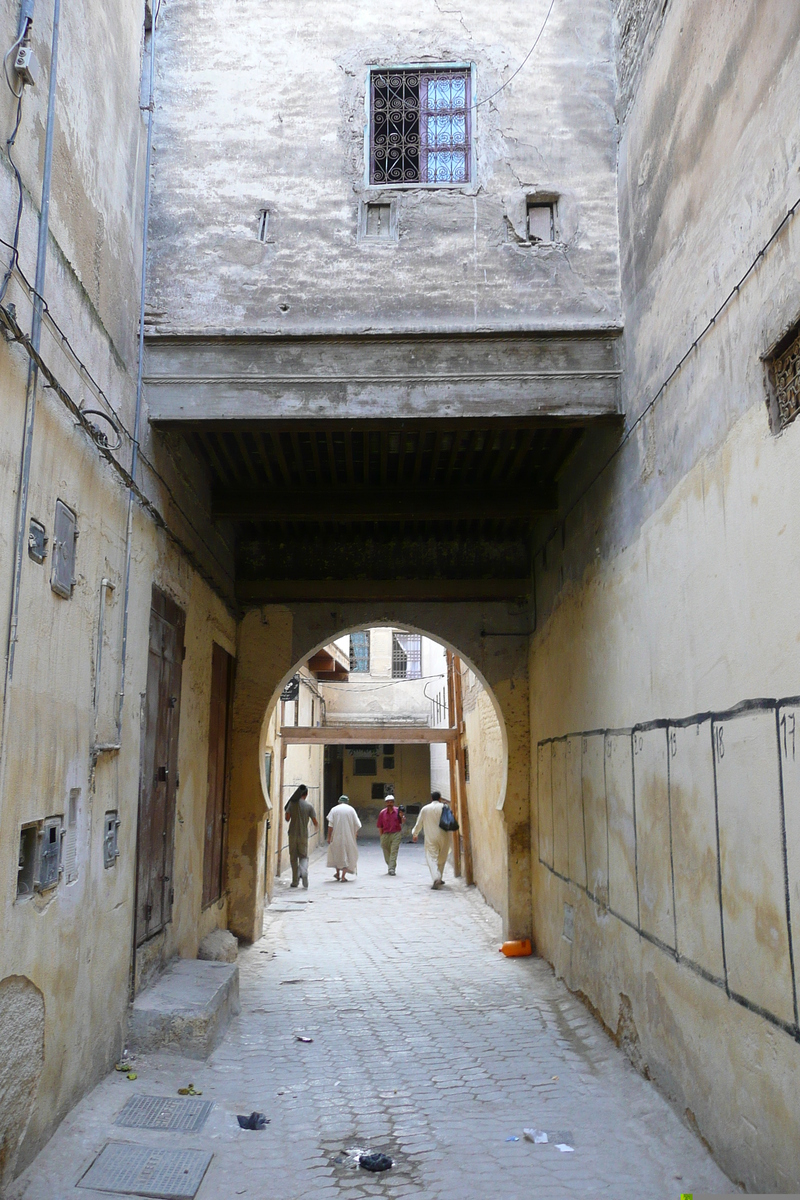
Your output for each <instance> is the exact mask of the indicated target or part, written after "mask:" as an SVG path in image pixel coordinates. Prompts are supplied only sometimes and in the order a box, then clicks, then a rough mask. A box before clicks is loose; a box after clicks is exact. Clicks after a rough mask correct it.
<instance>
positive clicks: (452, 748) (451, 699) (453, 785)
mask: <svg viewBox="0 0 800 1200" xmlns="http://www.w3.org/2000/svg"><path fill="white" fill-rule="evenodd" d="M453 674H454V672H453V655H452V654H451V653H450V651H449V650H448V651H447V715H448V719H449V721H450V724H451V725H452V726H453V728H455V711H456V709H455V686H454V678H453ZM456 732H458V731H457V730H456ZM457 745H458V743H457V741H452V742H448V743H447V764H448V766H449V768H450V803H451V805H452V808H453V812H454V813H455V817H456V820H457V821H458V824H459V827H460V826H461V805H460V803H459V791H458V767H457V765H456V746H457ZM453 872H454V874H455V877H456V879H459V878H460V877H461V830H460V828H459V830H458V831H457V832H456V833H454V834H453Z"/></svg>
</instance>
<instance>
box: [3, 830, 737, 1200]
mask: <svg viewBox="0 0 800 1200" xmlns="http://www.w3.org/2000/svg"><path fill="white" fill-rule="evenodd" d="M398 869H399V874H398V875H397V877H396V878H394V879H391V878H389V877H388V876H387V875H386V873H385V867H384V864H383V860H382V857H381V855H380V850H379V848H378V847H377V845H367V846H365V847H362V853H361V873H360V874H359V876H358V878H357V879H356V880H354V881H353V882H348V883H345V884H338V883H334V882H333V880H332V873H331V872H329V871H327V870H326V869H325V868H324V866H323V861H322V860H318V861H317V862H316V863H314V864H312V867H311V888H310V890H309V891H308V892H303V891H302V890H300V891H290V890H289V889H288V887H287V886H286V881H285V880H284V881H283V882H282V884H281V885H280V886H279V887H278V889H277V891H276V897H275V902H274V903H273V906H272V908H271V909H270V911H269V913H268V917H267V921H266V927H265V929H266V932H265V937H264V938H263V940H262V941H261V942H259V943H257V944H256V945H255V946H252V947H249V948H248V949H246V950H244V951H243V952H242V953H241V954H240V968H241V994H242V1001H243V1011H242V1015H241V1017H239V1018H237V1019H236V1020H235V1021H234V1023H233V1025H232V1027H231V1029H230V1031H229V1032H228V1034H227V1036H226V1038H225V1040H224V1042H223V1043H222V1045H221V1046H220V1047H219V1048H218V1049H217V1050H216V1052H215V1053H214V1054H213V1055H212V1056H211V1058H210V1059H209V1060H208V1061H207V1062H206V1063H199V1064H198V1063H196V1062H191V1061H189V1060H186V1059H181V1058H179V1057H177V1056H172V1055H168V1054H154V1055H150V1056H148V1057H146V1058H140V1059H139V1060H138V1062H137V1064H136V1065H137V1070H138V1079H137V1080H136V1082H135V1083H130V1082H128V1081H127V1080H126V1079H125V1078H123V1077H122V1076H120V1075H112V1076H111V1077H110V1078H108V1079H106V1080H105V1081H104V1082H103V1083H102V1084H100V1085H99V1086H98V1087H97V1088H96V1089H95V1090H94V1092H93V1093H92V1094H91V1095H90V1096H88V1097H87V1099H86V1100H85V1101H84V1102H83V1103H82V1104H80V1105H79V1106H78V1107H77V1108H76V1109H75V1110H74V1111H73V1113H72V1114H71V1115H70V1116H69V1117H68V1118H67V1120H66V1121H64V1123H63V1125H62V1126H61V1128H60V1129H59V1131H58V1133H57V1134H56V1136H55V1137H54V1138H53V1140H52V1141H51V1142H50V1144H49V1145H48V1146H47V1147H46V1149H45V1150H44V1152H43V1153H42V1154H41V1155H40V1156H39V1158H38V1159H37V1160H36V1161H35V1162H34V1163H33V1165H32V1166H31V1168H29V1170H28V1171H27V1172H26V1173H25V1175H24V1176H22V1177H21V1178H20V1179H19V1180H18V1181H17V1184H16V1185H15V1186H14V1187H13V1188H12V1191H11V1193H10V1195H11V1197H13V1198H14V1200H60V1198H61V1197H70V1198H71V1200H79V1198H80V1200H91V1198H92V1197H95V1198H96V1200H103V1198H104V1200H108V1193H101V1192H97V1191H89V1190H86V1189H76V1188H75V1186H74V1184H75V1182H76V1181H77V1180H78V1179H79V1178H80V1177H81V1175H82V1174H83V1172H84V1171H85V1170H86V1169H87V1167H88V1166H89V1164H90V1163H91V1162H92V1160H93V1159H94V1157H95V1156H96V1154H97V1153H98V1151H99V1150H100V1149H101V1147H102V1146H103V1145H104V1143H105V1142H106V1141H107V1140H117V1141H119V1140H124V1141H130V1142H138V1143H140V1144H146V1145H154V1146H168V1147H174V1146H181V1147H198V1148H206V1149H208V1150H213V1153H214V1157H213V1159H212V1162H211V1166H210V1167H209V1169H208V1172H207V1174H206V1176H205V1179H204V1180H203V1183H202V1184H201V1186H200V1190H199V1192H198V1200H229V1198H230V1197H238V1196H244V1197H249V1198H251V1200H299V1198H300V1197H309V1198H310V1200H365V1198H368V1197H371V1196H379V1197H397V1198H398V1200H399V1198H401V1197H423V1196H424V1197H426V1200H495V1198H497V1200H500V1198H501V1197H502V1200H523V1198H524V1200H534V1198H535V1200H551V1198H552V1200H555V1198H558V1200H564V1198H567V1197H578V1196H580V1197H591V1198H596V1197H613V1198H614V1200H651V1198H653V1200H662V1198H663V1200H668V1198H669V1200H676V1198H677V1197H678V1195H679V1194H680V1193H681V1192H692V1191H694V1192H695V1193H697V1192H715V1193H725V1194H730V1193H733V1192H734V1190H735V1189H734V1188H733V1187H732V1185H731V1184H730V1183H729V1182H728V1180H727V1179H726V1178H725V1177H724V1176H723V1175H722V1173H721V1172H720V1171H719V1170H718V1169H717V1167H716V1166H715V1164H714V1163H713V1161H712V1160H711V1158H710V1157H709V1155H708V1154H707V1153H706V1151H705V1150H704V1148H703V1147H702V1145H701V1144H700V1143H699V1142H698V1141H697V1139H696V1138H695V1137H694V1136H693V1135H692V1134H691V1133H690V1132H689V1131H688V1130H687V1129H685V1128H684V1127H683V1125H682V1124H681V1123H680V1121H679V1120H678V1118H677V1117H676V1116H675V1114H674V1113H673V1112H672V1110H671V1109H670V1108H669V1107H668V1105H667V1104H666V1103H665V1102H664V1101H663V1100H662V1099H661V1097H660V1096H659V1095H658V1093H657V1092H656V1091H655V1089H654V1088H653V1087H652V1085H651V1084H649V1083H647V1082H646V1081H645V1080H644V1079H642V1078H641V1077H640V1076H638V1075H637V1074H636V1073H635V1071H634V1070H633V1068H632V1067H631V1066H630V1064H629V1063H628V1060H627V1059H626V1058H625V1057H624V1055H623V1054H622V1053H621V1052H620V1051H618V1050H617V1049H616V1047H615V1046H614V1045H613V1043H612V1042H611V1041H610V1039H609V1038H608V1037H607V1035H606V1034H605V1033H604V1032H603V1030H602V1029H601V1028H600V1027H599V1026H598V1025H597V1024H596V1022H595V1021H594V1019H593V1018H592V1017H591V1016H590V1015H589V1014H588V1012H587V1011H586V1009H585V1008H584V1007H583V1005H581V1004H580V1003H579V1002H578V1001H577V1000H575V999H574V998H573V997H572V996H571V995H570V994H569V992H567V991H566V989H565V988H564V987H563V986H562V985H561V984H559V983H557V982H556V981H555V980H554V978H553V975H552V972H551V971H550V969H549V968H548V966H547V965H546V964H545V963H544V962H542V961H540V960H536V959H506V958H504V957H503V956H502V955H500V954H498V953H497V946H498V944H499V940H500V923H499V920H498V919H497V917H496V916H495V914H494V913H493V912H491V910H490V909H488V908H487V907H486V906H485V905H484V903H483V901H482V900H481V898H480V896H479V895H478V894H477V893H476V891H475V890H474V889H473V890H471V891H470V892H467V891H466V889H465V888H463V886H461V885H460V884H459V883H454V882H453V881H452V879H450V881H449V884H448V886H447V887H446V888H445V889H443V890H442V891H440V892H433V891H431V890H430V879H429V876H428V873H427V870H426V868H425V864H424V860H423V855H422V847H421V846H416V847H414V846H411V845H404V846H403V847H402V848H401V856H400V862H399V868H398ZM449 870H450V868H449V867H448V872H449ZM297 1034H302V1035H305V1036H308V1037H311V1038H313V1042H312V1043H311V1044H304V1043H301V1042H299V1041H297V1040H296V1035H297ZM190 1082H191V1083H193V1084H194V1086H195V1088H197V1089H201V1090H202V1092H203V1096H204V1097H205V1098H207V1099H211V1100H214V1101H215V1108H214V1110H213V1112H212V1114H211V1116H210V1117H209V1119H208V1122H207V1124H206V1126H205V1128H204V1129H203V1131H202V1133H201V1134H199V1135H197V1134H196V1135H192V1134H169V1133H147V1132H144V1131H139V1130H130V1129H125V1130H121V1129H120V1128H119V1127H116V1128H115V1127H114V1125H113V1124H112V1121H113V1118H114V1116H115V1115H116V1113H117V1112H118V1111H119V1109H120V1108H121V1107H122V1105H123V1103H124V1101H125V1100H126V1099H127V1098H128V1096H130V1095H131V1094H132V1093H133V1092H135V1091H138V1092H141V1093H143V1094H149V1095H153V1094H155V1095H163V1096H170V1095H172V1096H174V1095H175V1094H176V1090H177V1088H178V1087H179V1086H185V1085H186V1084H188V1083H190ZM253 1109H259V1110H262V1111H264V1112H265V1113H266V1114H267V1116H268V1117H269V1118H270V1121H271V1123H270V1125H269V1126H268V1127H267V1129H266V1130H265V1131H264V1132H248V1131H242V1130H240V1129H239V1128H238V1124H237V1122H236V1114H237V1113H249V1112H250V1111H251V1110H253ZM526 1127H535V1128H539V1129H542V1130H544V1131H546V1132H547V1133H548V1136H549V1141H548V1143H547V1144H546V1145H545V1144H541V1145H533V1144H530V1143H529V1142H527V1141H526V1140H525V1139H524V1137H523V1129H524V1128H526ZM511 1138H519V1139H520V1140H518V1141H517V1140H509V1139H511ZM556 1142H558V1143H561V1144H565V1145H569V1146H572V1147H573V1150H572V1152H569V1151H560V1150H558V1149H557V1148H556V1145H555V1144H554V1143H556ZM354 1148H364V1149H366V1148H370V1149H379V1150H383V1151H386V1152H388V1153H389V1154H390V1155H392V1156H393V1157H394V1158H395V1160H396V1165H395V1167H394V1169H392V1170H391V1171H388V1172H386V1173H385V1174H383V1175H370V1174H369V1173H367V1172H366V1171H364V1170H363V1169H357V1168H354V1167H353V1166H352V1165H351V1160H349V1159H348V1158H347V1154H348V1152H350V1151H352V1150H353V1149H354Z"/></svg>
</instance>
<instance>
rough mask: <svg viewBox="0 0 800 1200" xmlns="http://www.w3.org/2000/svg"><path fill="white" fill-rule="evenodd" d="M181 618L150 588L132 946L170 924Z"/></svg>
mask: <svg viewBox="0 0 800 1200" xmlns="http://www.w3.org/2000/svg"><path fill="white" fill-rule="evenodd" d="M184 625H185V617H184V614H183V612H182V611H181V609H180V608H178V606H177V604H175V603H173V601H172V600H170V599H169V597H168V596H165V595H164V593H163V592H160V591H159V590H158V588H155V587H154V588H153V598H152V601H151V607H150V648H149V653H148V659H147V692H146V695H145V714H144V735H143V736H144V741H143V746H142V774H141V780H140V783H139V827H138V837H137V876H136V945H137V946H141V945H142V943H143V942H146V941H147V939H148V938H151V937H153V935H154V934H156V933H158V932H159V931H160V930H161V929H163V928H164V926H165V925H167V924H168V923H169V921H170V920H171V918H172V901H173V898H174V887H173V881H172V862H173V850H174V841H175V798H176V794H177V790H178V732H179V727H180V715H181V665H182V663H183V632H184Z"/></svg>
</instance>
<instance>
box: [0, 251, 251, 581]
mask: <svg viewBox="0 0 800 1200" xmlns="http://www.w3.org/2000/svg"><path fill="white" fill-rule="evenodd" d="M0 244H2V245H4V246H7V247H8V248H9V249H12V247H11V244H10V243H9V242H7V241H6V240H5V239H4V238H0ZM12 274H14V275H16V276H18V277H19V280H20V282H21V283H22V284H23V286H24V287H25V289H26V290H27V292H28V293H29V298H30V299H32V300H34V299H35V300H38V301H39V303H40V304H41V306H42V314H43V316H45V317H46V319H47V323H48V325H49V326H50V327H51V330H52V332H54V333H55V334H56V335H57V337H58V338H59V340H60V341H61V343H62V350H63V349H64V348H65V347H66V351H67V352H68V356H69V357H70V358H71V359H72V363H73V367H74V369H75V370H76V372H77V373H78V375H79V376H80V377H81V379H82V380H83V382H84V383H86V384H87V385H88V386H89V388H90V390H91V391H92V392H94V394H95V395H96V396H97V398H98V399H99V400H101V401H102V403H103V404H105V405H106V406H107V407H108V409H109V411H110V413H111V414H112V417H113V422H112V423H113V425H114V427H115V429H116V431H117V433H118V434H119V433H120V432H122V433H124V434H125V436H126V437H127V439H128V441H129V442H131V443H132V442H133V434H132V433H131V431H130V430H129V429H128V428H127V426H126V425H125V422H124V421H123V420H122V418H121V417H120V415H119V413H118V412H117V410H116V409H115V408H114V405H113V404H112V403H111V401H110V400H109V398H108V396H107V395H106V394H105V392H104V391H103V389H102V388H101V387H100V385H99V383H98V382H97V380H96V379H95V378H94V376H93V375H92V373H91V372H90V370H89V368H88V367H87V366H86V364H85V363H84V362H83V361H82V359H81V358H80V357H79V355H78V353H77V351H76V350H75V348H74V346H73V345H72V343H71V342H70V340H69V338H68V337H67V335H66V333H64V331H63V329H62V328H61V326H60V325H59V324H58V322H57V321H56V319H55V317H54V316H53V314H52V312H51V311H50V308H49V306H48V304H47V301H46V300H45V299H44V297H43V296H40V295H39V293H38V292H37V291H36V289H35V287H34V286H33V284H32V283H31V282H30V281H29V280H28V279H27V278H26V276H25V274H24V272H23V271H22V270H21V268H20V266H19V264H18V263H17V264H16V266H15V267H13V268H12ZM0 300H2V294H1V293H0ZM16 340H19V339H16ZM91 411H92V410H91V409H81V412H83V413H90V412H91ZM106 419H108V418H106ZM95 440H97V439H96V438H95ZM111 448H112V449H116V448H117V447H111ZM139 458H140V459H141V460H142V462H143V463H144V464H145V466H146V467H147V469H148V470H149V471H150V472H151V474H152V475H153V477H154V478H155V479H156V480H157V481H158V483H159V484H160V485H161V487H163V488H164V490H165V491H166V493H167V494H168V496H169V498H170V500H171V501H172V504H173V505H174V506H175V508H176V509H177V511H178V512H179V513H180V514H181V516H182V517H183V519H184V520H185V521H186V524H187V525H188V526H189V528H190V529H191V530H192V533H193V534H194V535H195V537H197V539H198V541H199V542H200V543H201V544H202V545H203V546H204V547H205V549H206V550H207V551H208V553H209V555H210V556H211V557H212V558H213V559H214V560H215V561H216V563H217V565H218V566H219V567H220V568H221V569H222V570H223V571H224V572H225V573H226V574H227V571H228V568H227V566H226V564H225V563H224V562H223V561H222V559H221V558H220V557H219V555H218V554H217V553H216V552H215V551H214V549H213V548H212V547H211V546H210V545H209V544H208V542H207V541H206V539H205V538H204V537H203V535H202V533H201V532H200V530H199V529H198V528H197V527H196V525H195V524H194V523H193V521H192V519H191V518H190V516H189V515H188V513H187V512H186V510H185V509H184V508H183V506H182V505H181V503H180V501H179V500H178V499H177V497H176V496H175V493H174V491H173V490H172V488H171V487H170V485H169V483H168V482H167V480H166V479H165V478H164V476H163V475H162V474H161V472H160V471H159V470H158V468H157V467H156V466H155V465H154V464H153V463H152V462H151V461H150V459H149V458H148V457H147V455H146V454H145V452H144V451H143V450H142V448H141V445H140V446H139Z"/></svg>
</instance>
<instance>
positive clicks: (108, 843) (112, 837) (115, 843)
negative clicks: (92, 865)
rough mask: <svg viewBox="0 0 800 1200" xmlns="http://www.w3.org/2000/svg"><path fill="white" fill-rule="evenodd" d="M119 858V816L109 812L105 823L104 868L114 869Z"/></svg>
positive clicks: (114, 812) (115, 812)
mask: <svg viewBox="0 0 800 1200" xmlns="http://www.w3.org/2000/svg"><path fill="white" fill-rule="evenodd" d="M118 858H119V815H118V813H117V811H116V809H114V811H113V812H107V813H106V815H105V820H104V822H103V866H104V867H105V868H106V869H108V867H113V866H114V864H115V863H116V861H117V859H118Z"/></svg>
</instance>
